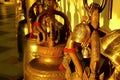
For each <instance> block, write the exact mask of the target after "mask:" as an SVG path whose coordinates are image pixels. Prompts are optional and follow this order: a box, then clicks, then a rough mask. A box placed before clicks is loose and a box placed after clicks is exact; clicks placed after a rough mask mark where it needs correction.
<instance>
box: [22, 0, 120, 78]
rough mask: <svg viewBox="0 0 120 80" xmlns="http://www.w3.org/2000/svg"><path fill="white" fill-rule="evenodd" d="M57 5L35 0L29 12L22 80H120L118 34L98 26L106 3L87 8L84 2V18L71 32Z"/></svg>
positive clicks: (118, 31) (91, 5)
mask: <svg viewBox="0 0 120 80" xmlns="http://www.w3.org/2000/svg"><path fill="white" fill-rule="evenodd" d="M58 1H60V0H36V1H35V2H34V3H33V5H32V6H31V7H30V9H29V15H28V17H29V20H30V24H31V32H30V33H29V34H28V35H27V44H26V45H25V46H24V52H23V53H24V54H23V55H24V56H23V62H24V80H120V30H119V29H118V30H113V31H110V32H108V31H105V30H103V29H102V28H100V26H99V19H100V13H101V12H102V11H103V10H104V8H105V6H106V3H107V1H108V0H102V4H101V5H99V4H98V3H94V2H93V3H91V4H90V6H89V5H88V2H87V0H83V5H84V8H85V10H86V12H87V16H83V19H82V21H81V23H79V24H78V25H76V26H75V27H74V30H73V31H71V25H70V22H69V20H68V17H67V16H66V15H65V14H64V13H63V12H61V11H59V10H58V8H59V5H58V3H57V2H58ZM110 1H112V0H110ZM56 15H57V16H60V17H62V18H63V20H64V24H62V23H61V22H60V21H58V20H57V19H56V17H55V16H56ZM24 41H25V40H24Z"/></svg>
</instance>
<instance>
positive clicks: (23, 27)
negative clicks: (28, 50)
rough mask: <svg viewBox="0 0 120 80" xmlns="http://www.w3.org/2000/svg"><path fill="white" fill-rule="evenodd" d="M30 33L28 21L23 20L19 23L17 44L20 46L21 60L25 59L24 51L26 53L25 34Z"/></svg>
mask: <svg viewBox="0 0 120 80" xmlns="http://www.w3.org/2000/svg"><path fill="white" fill-rule="evenodd" d="M28 33H29V31H28V27H27V21H26V20H21V21H20V22H19V24H18V28H17V46H18V53H19V61H22V60H23V53H24V44H25V43H24V39H25V35H27V34H28Z"/></svg>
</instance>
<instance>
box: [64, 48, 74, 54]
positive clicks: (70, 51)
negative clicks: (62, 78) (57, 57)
mask: <svg viewBox="0 0 120 80" xmlns="http://www.w3.org/2000/svg"><path fill="white" fill-rule="evenodd" d="M64 52H67V53H75V52H76V49H75V48H71V49H68V48H64Z"/></svg>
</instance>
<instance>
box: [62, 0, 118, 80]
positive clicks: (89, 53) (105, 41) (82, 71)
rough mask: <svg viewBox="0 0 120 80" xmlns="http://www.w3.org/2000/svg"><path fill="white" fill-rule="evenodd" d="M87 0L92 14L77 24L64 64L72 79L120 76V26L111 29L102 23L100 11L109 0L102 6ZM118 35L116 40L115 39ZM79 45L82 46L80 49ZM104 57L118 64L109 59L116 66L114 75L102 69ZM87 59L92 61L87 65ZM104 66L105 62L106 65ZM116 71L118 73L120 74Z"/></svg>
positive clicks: (68, 44) (104, 0)
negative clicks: (102, 25)
mask: <svg viewBox="0 0 120 80" xmlns="http://www.w3.org/2000/svg"><path fill="white" fill-rule="evenodd" d="M83 3H84V7H85V9H86V11H87V13H88V18H87V19H84V20H83V21H82V22H81V23H80V24H78V25H77V26H75V28H74V31H73V32H72V33H71V34H70V36H69V38H68V41H67V44H66V47H65V49H64V53H65V57H64V60H63V65H64V66H65V68H66V78H67V79H68V80H78V79H79V80H104V79H105V80H106V79H109V80H119V78H118V77H119V70H118V69H119V48H118V47H119V41H118V40H119V30H115V31H113V32H107V31H104V30H102V29H101V28H100V27H99V15H100V13H101V12H102V11H103V9H104V8H105V5H106V3H107V0H103V2H102V5H101V6H100V5H99V4H97V3H94V2H93V3H92V4H91V5H90V6H88V3H87V0H83ZM116 38H117V39H116ZM114 39H115V42H114V43H113V40H114ZM76 45H77V47H80V48H78V49H77V48H76ZM113 46H114V47H113ZM109 49H110V50H109ZM78 50H80V52H78ZM113 51H114V53H113ZM81 56H82V57H81ZM103 58H104V60H109V61H110V62H113V64H114V66H113V64H112V63H111V64H109V62H107V64H108V65H107V66H109V68H110V70H113V69H112V67H115V70H114V73H113V75H112V76H111V78H110V74H109V71H108V73H107V75H106V73H105V72H106V71H104V70H103V71H102V72H101V70H102V69H101V68H102V67H101V65H102V64H103V63H101V59H102V60H103ZM84 59H86V60H87V61H89V62H87V64H88V65H86V62H84ZM71 60H72V62H73V63H74V66H75V71H74V72H72V71H71V69H70V66H69V64H70V61H71ZM115 64H116V65H115ZM111 65H112V66H111ZM103 67H105V66H104V65H103ZM111 74H112V72H111ZM115 74H117V77H116V78H115ZM113 76H114V78H113Z"/></svg>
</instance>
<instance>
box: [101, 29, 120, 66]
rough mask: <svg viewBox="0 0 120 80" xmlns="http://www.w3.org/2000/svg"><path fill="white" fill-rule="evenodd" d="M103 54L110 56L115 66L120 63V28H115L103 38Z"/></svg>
mask: <svg viewBox="0 0 120 80" xmlns="http://www.w3.org/2000/svg"><path fill="white" fill-rule="evenodd" d="M101 54H102V55H104V56H105V57H107V58H109V59H110V60H111V61H112V62H113V64H114V65H115V67H118V66H119V65H120V30H114V31H111V32H110V33H108V34H107V35H106V36H104V37H103V38H101Z"/></svg>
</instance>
